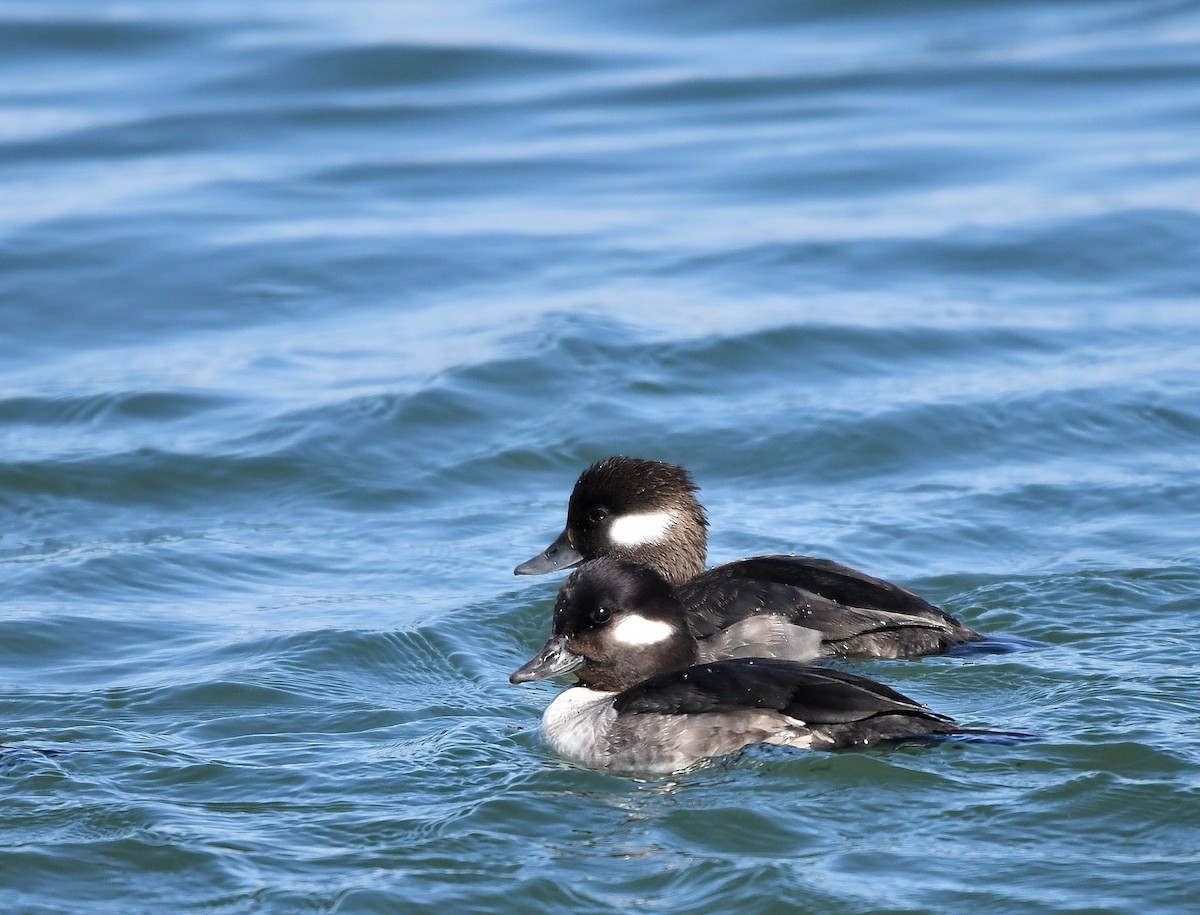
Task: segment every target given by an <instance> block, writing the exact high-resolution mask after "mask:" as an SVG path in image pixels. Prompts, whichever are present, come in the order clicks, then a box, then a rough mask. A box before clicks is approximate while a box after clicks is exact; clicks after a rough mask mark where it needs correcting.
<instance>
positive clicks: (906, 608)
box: [693, 556, 957, 624]
mask: <svg viewBox="0 0 1200 915" xmlns="http://www.w3.org/2000/svg"><path fill="white" fill-rule="evenodd" d="M730 579H732V580H737V579H755V580H760V581H769V582H776V583H778V584H781V585H791V586H792V587H794V588H801V589H803V590H804V591H808V592H810V593H812V594H815V595H819V596H821V597H824V598H826V599H828V600H831V601H835V602H836V603H839V604H844V605H847V606H850V607H865V608H870V609H874V610H886V611H888V612H889V613H903V614H907V615H909V616H919V617H926V618H928V619H931V620H936V621H938V622H947V621H948V622H952V623H955V624H957V620H955V619H954V618H953V617H951V616H950V615H949V614H947V613H945V612H943V611H942V610H941V609H939V608H938V607H935V606H934V605H933V604H931V603H929V601H927V600H925V599H924V598H922V597H920V596H918V595H916V594H914V593H913V592H912V591H909V590H908V589H907V588H902V587H900V586H899V585H895V584H892V583H891V582H890V581H884V580H883V579H881V578H875V577H874V576H871V575H867V574H866V573H864V572H860V571H858V570H857V569H852V568H850V567H849V566H844V565H841V564H840V563H836V562H833V561H832V560H829V559H818V558H816V557H814V556H755V557H753V558H751V559H740V560H738V561H736V562H730V563H726V564H725V565H722V566H717V567H716V568H714V569H709V570H708V571H707V572H705V573H704V574H703V575H701V576H699V577H698V578H697V579H696V580H695V582H693V584H697V585H698V584H700V583H702V582H703V583H709V582H714V581H720V580H730ZM707 586H709V587H711V584H708V585H707Z"/></svg>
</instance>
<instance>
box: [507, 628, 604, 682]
mask: <svg viewBox="0 0 1200 915" xmlns="http://www.w3.org/2000/svg"><path fill="white" fill-rule="evenodd" d="M586 661H587V658H585V657H584V656H583V655H578V654H575V652H573V651H571V649H569V648H568V647H567V638H566V636H562V635H554V636H551V637H550V640H549V641H548V642H546V645H545V647H544V648H543V649H542V650H541V651H539V652H538V655H537V657H536V658H534V659H533V660H532V661H530V662H529V663H528V664H525V665H524V666H522V667H520V668H518V669H517V670H514V671H513V672H512V675H511V676H510V677H509V678H508V682H509V683H529V682H530V681H531V680H545V679H546V678H547V677H558V676H561V675H562V674H569V673H571V671H573V670H578V669H579V668H581V667H582V666H583V665H584V663H585V662H586Z"/></svg>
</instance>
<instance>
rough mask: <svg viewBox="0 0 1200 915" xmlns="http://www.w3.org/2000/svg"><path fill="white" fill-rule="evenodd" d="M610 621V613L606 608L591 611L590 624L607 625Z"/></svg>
mask: <svg viewBox="0 0 1200 915" xmlns="http://www.w3.org/2000/svg"><path fill="white" fill-rule="evenodd" d="M610 619H612V611H611V610H609V609H608V608H607V607H597V608H596V609H595V610H593V611H592V622H593V623H601V624H603V623H607V622H608V621H609V620H610Z"/></svg>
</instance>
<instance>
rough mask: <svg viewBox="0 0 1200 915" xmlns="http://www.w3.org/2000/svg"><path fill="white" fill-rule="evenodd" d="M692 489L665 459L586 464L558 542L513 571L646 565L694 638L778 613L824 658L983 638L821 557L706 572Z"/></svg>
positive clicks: (898, 652)
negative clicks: (676, 602)
mask: <svg viewBox="0 0 1200 915" xmlns="http://www.w3.org/2000/svg"><path fill="white" fill-rule="evenodd" d="M697 489H698V487H697V486H696V484H695V483H693V482H692V478H691V475H690V474H689V473H688V472H687V471H686V470H684V469H683V468H682V467H678V466H676V465H674V464H667V463H663V462H662V461H647V460H641V459H639V458H630V457H611V458H607V459H606V460H603V461H600V462H598V463H596V464H593V465H592V466H591V467H589V468H587V470H585V471H584V472H583V473H582V474H581V475H580V477H579V480H578V481H577V482H576V483H575V488H574V490H573V491H572V492H571V500H570V503H569V505H568V507H567V526H566V528H564V530H563V532H562V533H561V534H560V535H559V536H558V539H556V540H555V541H554V542H553V543H552V544H550V546H548V547H547V548H546V549H545V551H543V552H542V553H539V554H538V555H537V556H534V557H533V558H532V559H529V560H527V561H526V562H523V563H521V564H520V565H519V566H517V567H516V569H514V572H515V573H516V574H517V575H541V574H543V573H546V572H553V571H556V570H558V569H565V568H569V567H571V566H574V565H577V564H579V563H580V562H583V561H585V560H588V559H595V558H597V557H600V556H617V557H620V558H622V559H629V560H632V561H634V562H642V563H646V564H647V565H651V566H653V567H654V568H656V569H658V571H659V572H660V573H662V575H663V576H664V577H665V578H666V579H667V580H668V581H669V582H670V583H671V584H673V585H675V586H676V588H677V589H678V591H679V597H680V600H681V601H682V603H683V607H684V610H685V612H686V614H687V619H688V623H689V625H690V626H691V628H692V631H693V634H695V635H696V636H697V637H700V638H705V637H709V636H711V635H713V634H714V633H716V632H719V631H720V630H723V629H725V628H726V627H728V626H730V625H732V624H734V623H737V622H739V621H742V620H745V619H747V618H748V617H750V616H753V615H758V614H764V613H766V614H777V615H780V616H783V617H784V618H786V620H787V621H788V622H790V623H792V624H795V625H799V626H803V627H805V628H808V629H815V630H817V631H819V632H820V633H821V644H820V647H819V650H818V653H819V655H820V656H822V657H837V658H850V657H859V658H901V657H917V656H920V655H928V654H939V653H941V652H944V651H946V650H948V649H950V648H952V647H954V646H956V645H961V644H964V643H967V642H976V641H979V640H981V639H982V638H983V636H981V635H979V633H977V632H974V631H973V630H971V629H970V628H968V627H967V626H964V625H963V624H962V623H960V622H959V621H958V620H956V619H955V618H954V617H952V616H950V615H949V614H948V613H944V612H943V611H942V610H940V609H938V608H937V607H935V606H933V604H931V603H929V602H928V601H926V600H924V599H923V598H921V597H918V596H917V595H916V594H914V593H913V592H911V591H909V590H907V589H905V588H901V587H900V586H899V585H894V584H892V583H891V582H887V581H883V580H882V579H879V578H873V577H872V576H870V575H867V574H865V573H863V572H859V571H858V570H856V569H851V568H849V567H848V566H844V565H840V564H838V563H836V562H832V561H830V560H828V559H817V558H814V557H811V556H756V557H754V558H751V559H741V560H738V561H736V562H730V563H726V564H725V565H721V566H716V567H715V568H712V569H709V570H708V571H707V572H706V571H704V563H705V560H706V557H707V553H708V519H707V517H706V516H705V512H704V507H703V506H702V505H701V504H700V502H699V500H698V499H697V498H696V490H697ZM785 656H787V655H785Z"/></svg>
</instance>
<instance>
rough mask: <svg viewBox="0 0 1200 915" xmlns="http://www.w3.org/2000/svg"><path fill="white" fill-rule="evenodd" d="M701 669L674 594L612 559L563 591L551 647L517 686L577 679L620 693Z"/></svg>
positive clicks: (650, 575)
mask: <svg viewBox="0 0 1200 915" xmlns="http://www.w3.org/2000/svg"><path fill="white" fill-rule="evenodd" d="M695 661H696V640H695V639H694V638H693V637H692V635H691V633H690V632H689V631H688V627H687V623H686V622H685V620H684V615H683V609H682V608H681V607H680V605H679V598H678V597H677V596H676V594H675V590H674V589H673V588H672V587H671V586H670V585H669V584H668V583H667V582H666V581H665V580H664V579H663V578H662V576H661V575H659V574H658V573H657V572H656V571H655V570H654V569H652V568H650V567H648V566H642V565H637V564H635V563H631V562H627V561H625V560H620V559H615V558H611V557H610V558H605V559H597V560H594V561H592V562H587V563H585V564H584V565H582V566H581V567H580V568H579V569H577V570H576V571H575V572H572V573H571V575H570V577H568V578H567V580H566V581H565V582H564V583H563V586H562V589H561V590H560V591H559V592H558V600H557V601H556V602H555V604H554V622H553V626H552V628H551V635H550V639H549V640H548V641H547V642H546V645H545V647H544V648H543V649H542V651H541V652H540V653H539V654H538V656H537V657H536V658H534V659H533V660H532V661H530V662H529V663H528V664H526V665H524V666H523V667H522V668H521V669H520V670H517V671H516V672H515V673H513V675H512V676H511V677H510V678H509V679H510V680H511V681H512V682H513V683H524V682H527V681H529V680H541V679H545V678H546V677H553V676H557V675H559V674H565V673H572V672H574V673H575V674H576V676H578V677H579V680H580V682H581V683H583V684H584V685H585V686H589V687H591V688H592V689H598V690H604V691H612V692H618V691H620V690H625V689H628V688H629V687H631V686H635V685H637V684H638V683H641V682H642V681H644V680H647V679H649V678H650V677H652V676H654V675H655V674H660V673H665V672H667V671H671V670H679V669H682V668H684V667H688V666H690V665H692V664H694V663H695Z"/></svg>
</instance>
